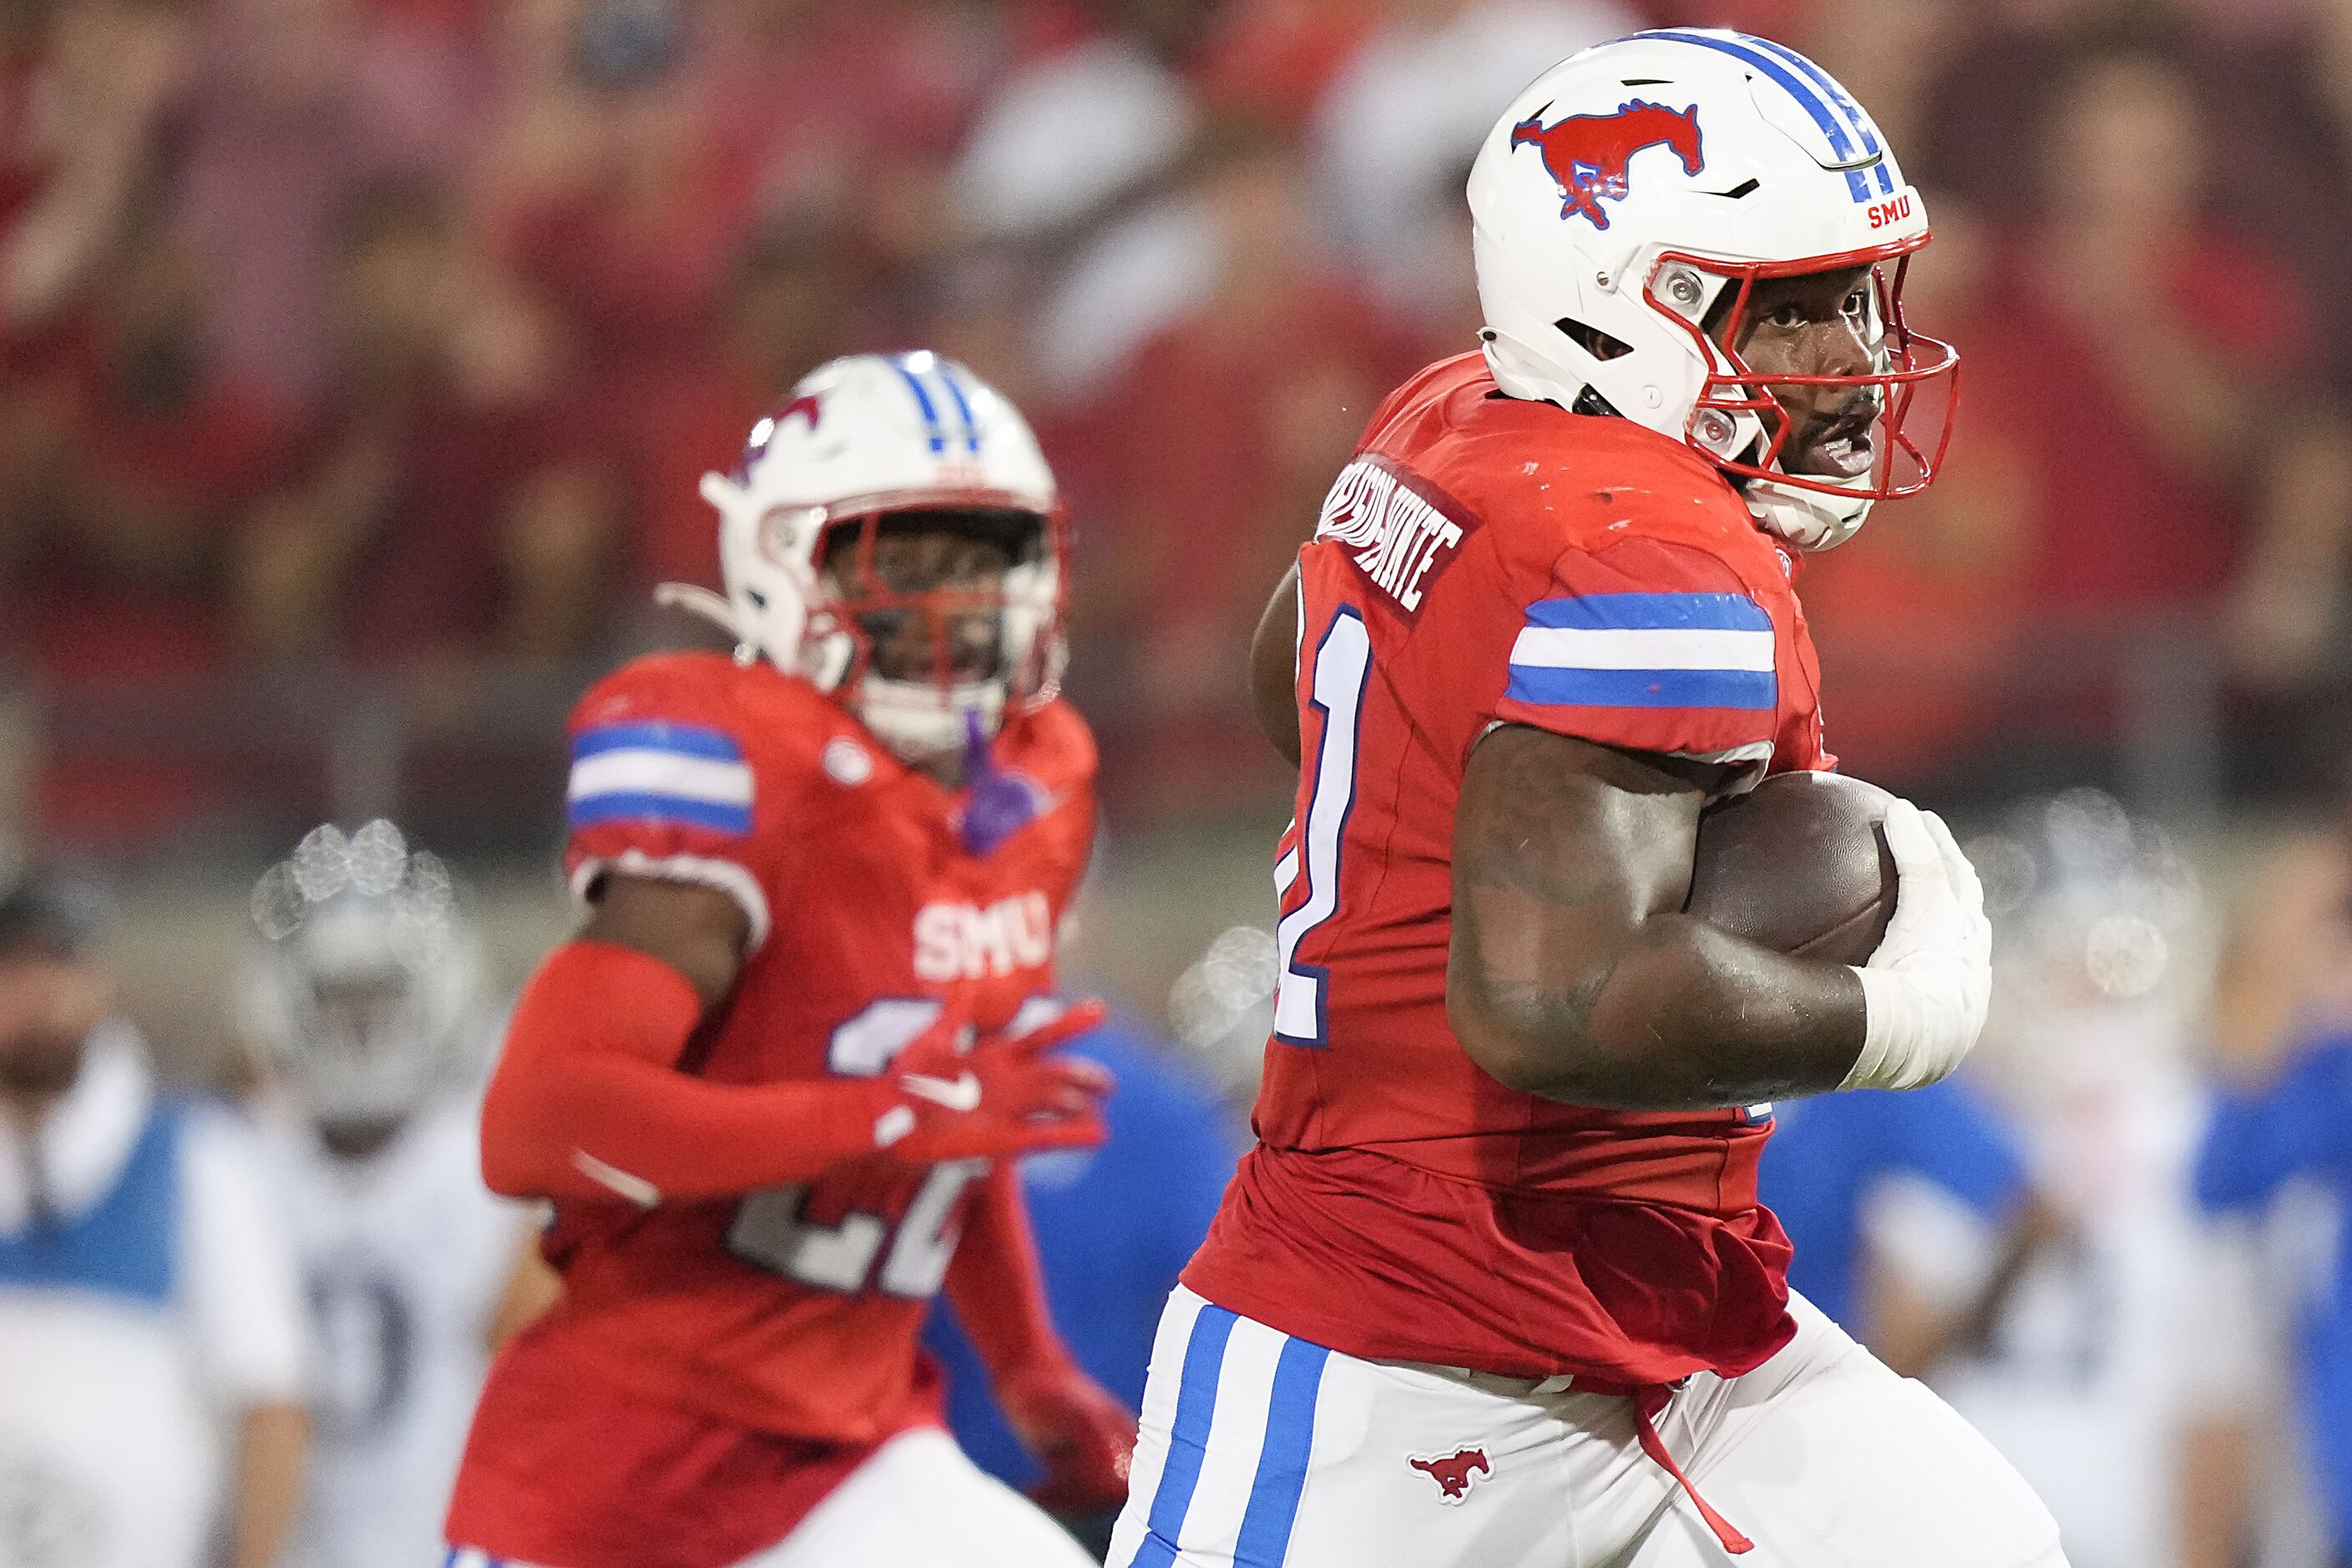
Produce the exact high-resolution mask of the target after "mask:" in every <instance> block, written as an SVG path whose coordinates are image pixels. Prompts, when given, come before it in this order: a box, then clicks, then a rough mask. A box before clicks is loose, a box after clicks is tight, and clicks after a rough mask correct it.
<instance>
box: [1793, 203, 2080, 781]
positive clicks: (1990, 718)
mask: <svg viewBox="0 0 2352 1568" xmlns="http://www.w3.org/2000/svg"><path fill="white" fill-rule="evenodd" d="M1928 206H1929V209H1930V211H1931V213H1932V215H1933V216H1934V220H1935V225H1936V238H1935V242H1934V243H1933V244H1932V245H1930V246H1929V247H1927V250H1926V251H1925V252H1924V253H1922V254H1921V255H1920V256H1919V257H1918V258H1916V260H1915V262H1914V264H1913V266H1912V268H1911V270H1910V273H1909V275H1908V279H1907V281H1906V302H1905V303H1906V312H1905V313H1906V319H1907V320H1908V321H1910V323H1911V324H1912V325H1914V326H1915V327H1916V328H1917V329H1918V330H1920V331H1925V332H1927V333H1929V334H1931V335H1933V336H1937V337H1941V338H1944V339H1947V340H1948V341H1950V342H1954V343H1956V344H1958V347H1959V349H1960V352H1961V355H1962V363H1961V374H1962V381H1963V391H1962V393H1961V395H1960V405H1959V418H1958V424H1957V425H1956V426H1955V427H1954V432H1953V437H1952V444H1951V447H1950V449H1949V450H1948V452H1947V454H1946V456H1945V464H1944V468H1943V471H1942V472H1941V474H1940V475H1939V476H1938V477H1937V480H1936V483H1935V485H1934V486H1933V487H1932V488H1931V489H1928V490H1927V492H1926V493H1925V494H1924V495H1920V496H1917V497H1915V498H1913V499H1911V500H1905V501H1899V502H1894V503H1890V504H1887V505H1885V506H1882V507H1881V508H1880V509H1879V510H1878V511H1877V512H1876V513H1875V514H1874V516H1873V517H1872V519H1871V521H1870V524H1869V527H1868V530H1867V531H1866V532H1865V534H1864V539H1863V542H1861V543H1860V544H1859V545H1856V546H1853V547H1850V548H1846V549H1841V550H1838V551H1836V552H1832V553H1830V554H1826V555H1816V556H1812V557H1810V558H1808V559H1807V560H1806V562H1805V563H1804V574H1803V577H1802V578H1801V584H1800V585H1801V592H1802V595H1803V599H1804V605H1805V611H1806V615H1807V617H1808V618H1809V619H1810V620H1811V624H1812V628H1813V635H1814V638H1815V640H1816V641H1817V642H1818V643H1819V644H1820V646H1821V649H1822V662H1823V664H1824V666H1825V667H1827V668H1831V669H1832V670H1833V671H1834V672H1835V679H1836V697H1835V708H1834V711H1833V712H1832V714H1831V723H1830V731H1829V738H1830V742H1831V746H1832V750H1834V751H1835V752H1837V753H1838V754H1839V757H1840V758H1841V760H1842V761H1843V764H1844V765H1845V766H1846V767H1847V768H1848V769H1849V770H1851V771H1852V772H1853V773H1857V774H1859V775H1860V776H1862V777H1864V778H1890V779H1926V778H1934V777H1937V776H1938V775H1939V774H1942V773H1945V772H1946V771H1947V770H1948V769H1949V768H1951V767H1952V766H1953V765H1954V764H1955V763H1958V762H1959V761H1960V760H1962V759H1963V758H1965V757H1967V756H1969V754H1970V748H1971V745H1972V743H1973V742H1977V741H1979V739H1980V738H1981V737H1982V735H1983V734H1984V732H1985V731H1986V729H1987V728H1988V726H1990V724H1992V723H1993V722H1995V721H1996V720H1997V717H1998V715H1999V713H2000V695H2001V690H2002V686H2003V682H2004V680H2005V679H2006V677H2007V675H2008V668H2009V664H2010V661H2011V658H2012V656H2013V655H2014V653H2015V651H2016V646H2017V639H2018V637H2019V635H2020V634H2021V631H2022V630H2023V627H2024V625H2025V621H2024V616H2023V611H2022V606H2021V603H2020V592H2019V590H2020V583H2021V577H2022V576H2023V574H2024V570H2025V567H2026V564H2027V562H2026V552H2027V550H2028V549H2029V548H2030V546H2031V543H2032V540H2031V537H2030V531H2031V530H2032V527H2033V525H2034V523H2035V521H2036V519H2035V516H2034V512H2033V507H2034V504H2035V501H2036V500H2037V499H2038V498H2037V496H2036V493H2035V489H2034V478H2033V475H2032V470H2031V468H2030V448H2029V447H2028V445H2027V443H2028V441H2029V439H2030V438H2031V437H2032V431H2031V430H2030V429H2029V428H2024V427H2021V426H2020V423H2019V418H2018V416H2019V414H2020V412H2021V410H2024V409H2028V408H2032V407H2033V406H2034V400H2033V397H2032V389H2031V387H2030V385H2021V384H2019V382H2020V379H2021V374H2022V375H2023V376H2024V377H2025V378H2026V379H2028V380H2030V378H2031V375H2032V373H2031V372H2030V371H2028V370H2026V368H2025V367H2022V366H2020V365H2017V364H2014V363H2007V362H2006V361H2005V359H2004V357H2003V356H2002V355H2001V354H2000V353H1998V352H1993V351H1989V350H1988V349H1987V348H1986V347H1985V346H1984V345H1985V344H1986V343H1987V342H1988V340H1989V339H1990V338H1992V337H1994V336H1996V335H1997V333H1998V331H1999V327H1998V325H1997V323H1995V322H1994V321H1991V320H1990V319H1989V315H1990V311H1991V310H1992V309H1993V303H1992V298H1991V296H1992V291H1993V289H1994V288H1995V287H1996V285H1995V280H1994V279H1993V277H1992V276H1991V264H1992V261H1993V259H1994V258H1993V257H1992V255H1991V254H1990V237H1989V236H1987V235H1986V234H1985V232H1984V230H1983V229H1982V227H1981V226H1980V225H1979V222H1978V221H1977V219H1976V218H1975V216H1974V215H1972V214H1970V213H1969V211H1968V210H1967V208H1966V207H1965V206H1964V205H1962V204H1961V203H1960V202H1959V201H1958V199H1957V198H1948V197H1944V196H1940V195H1931V196H1930V197H1929V199H1928ZM2029 417H2030V416H2029ZM1912 423H1913V426H1914V427H1915V428H1921V429H1933V428H1934V427H1935V426H1934V420H1933V410H1931V409H1928V408H1927V407H1925V406H1922V407H1921V408H1920V409H1918V410H1916V412H1915V414H1914V416H1913V421H1912Z"/></svg>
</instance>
